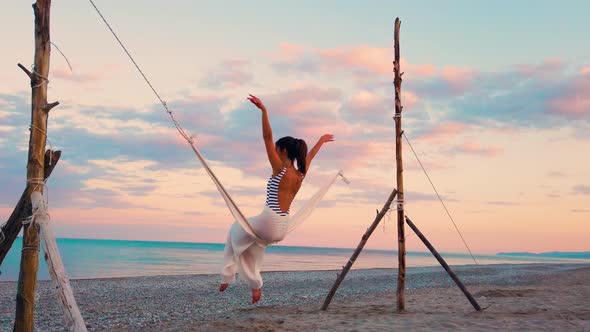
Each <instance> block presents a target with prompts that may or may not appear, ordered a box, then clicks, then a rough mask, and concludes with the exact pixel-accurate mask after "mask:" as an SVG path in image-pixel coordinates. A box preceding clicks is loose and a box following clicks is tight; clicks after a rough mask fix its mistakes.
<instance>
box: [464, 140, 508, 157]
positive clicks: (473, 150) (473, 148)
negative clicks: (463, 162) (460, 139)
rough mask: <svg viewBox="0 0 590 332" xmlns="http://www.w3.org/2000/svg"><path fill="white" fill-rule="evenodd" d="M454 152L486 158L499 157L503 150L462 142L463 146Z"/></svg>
mask: <svg viewBox="0 0 590 332" xmlns="http://www.w3.org/2000/svg"><path fill="white" fill-rule="evenodd" d="M455 151H456V152H461V153H467V154H477V155H483V156H488V157H495V156H497V155H499V154H500V153H501V152H502V151H503V150H502V148H500V147H492V146H488V147H486V146H482V145H480V144H478V143H473V142H464V143H463V144H461V145H459V146H457V147H456V149H455Z"/></svg>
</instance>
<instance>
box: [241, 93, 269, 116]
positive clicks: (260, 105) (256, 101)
mask: <svg viewBox="0 0 590 332" xmlns="http://www.w3.org/2000/svg"><path fill="white" fill-rule="evenodd" d="M246 99H248V100H249V101H250V102H251V103H252V104H254V105H256V107H258V108H259V109H260V110H261V111H263V112H266V107H264V104H263V103H262V100H260V99H258V97H256V96H254V95H250V97H248V98H246Z"/></svg>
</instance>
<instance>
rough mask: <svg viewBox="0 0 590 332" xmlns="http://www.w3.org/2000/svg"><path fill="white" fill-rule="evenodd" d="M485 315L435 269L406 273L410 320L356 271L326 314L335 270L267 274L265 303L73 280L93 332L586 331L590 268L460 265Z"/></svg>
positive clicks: (39, 314) (186, 279)
mask: <svg viewBox="0 0 590 332" xmlns="http://www.w3.org/2000/svg"><path fill="white" fill-rule="evenodd" d="M454 270H455V271H456V272H457V274H458V275H459V276H460V277H461V279H462V280H463V281H464V282H465V284H466V285H467V286H468V288H469V290H470V291H471V292H472V293H473V295H474V296H475V297H476V299H477V300H478V302H479V303H480V305H481V306H482V307H484V308H487V309H485V311H483V312H475V311H474V310H473V308H472V307H471V305H470V304H469V302H468V301H467V299H466V298H465V297H464V296H463V294H462V293H461V292H460V291H459V289H458V288H457V287H456V286H454V284H453V283H452V281H451V279H450V278H449V277H448V276H447V275H446V274H445V273H444V271H443V270H442V269H441V268H438V267H428V268H410V269H408V275H407V286H408V291H407V299H406V300H407V304H406V305H407V311H406V312H405V313H403V314H398V313H396V310H395V280H396V273H397V271H396V270H394V269H369V270H353V271H352V272H351V273H350V274H349V275H348V277H347V279H346V281H345V282H344V283H343V284H342V286H341V288H340V289H339V291H338V293H337V295H336V296H335V298H334V299H333V301H332V304H331V306H330V308H329V309H328V311H326V312H322V311H320V310H319V308H320V306H321V304H322V303H323V300H324V297H325V295H326V293H327V292H328V290H329V288H330V287H331V285H332V283H333V281H334V280H335V276H336V271H313V272H269V273H264V274H263V277H264V280H265V286H264V288H263V298H262V300H261V302H260V303H259V304H257V305H251V304H249V299H250V294H249V290H248V287H247V286H246V285H245V284H243V283H237V284H234V285H232V286H230V288H229V289H228V290H227V291H226V292H225V293H219V292H217V290H216V288H217V286H218V277H217V276H216V275H186V276H156V277H133V278H110V279H85V280H73V281H72V285H73V288H74V291H75V294H76V299H77V301H78V304H79V306H80V309H81V311H82V315H83V316H84V319H85V321H86V324H87V326H88V329H89V330H91V331H139V330H141V331H187V330H192V331H296V330H298V331H303V330H305V331H364V330H368V331H383V330H397V329H409V330H412V331H440V330H454V331H489V330H496V329H501V330H513V331H515V330H519V331H522V330H526V331H590V300H589V299H590V264H526V265H524V264H523V265H478V266H459V267H455V268H454ZM37 289H38V291H37V293H38V298H37V305H36V325H35V326H36V330H38V331H62V330H63V324H62V321H61V319H62V315H61V312H60V309H59V307H58V305H57V302H56V300H55V296H54V294H53V290H52V285H51V283H50V282H45V281H42V282H40V283H39V286H38V288H37ZM15 292H16V283H15V282H2V283H0V329H1V330H2V331H9V330H11V329H12V324H13V319H14V308H15Z"/></svg>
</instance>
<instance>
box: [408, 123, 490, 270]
mask: <svg viewBox="0 0 590 332" xmlns="http://www.w3.org/2000/svg"><path fill="white" fill-rule="evenodd" d="M402 135H404V137H405V139H406V142H408V146H409V147H410V149H411V150H412V152H413V153H414V156H415V157H416V160H418V163H419V164H420V167H421V168H422V171H423V172H424V174H425V175H426V178H428V182H430V185H431V186H432V189H434V192H435V193H436V196H437V197H438V200H439V201H440V203H441V204H442V206H443V208H444V209H445V211H446V212H447V215H448V216H449V218H450V219H451V222H452V223H453V226H455V229H456V230H457V233H459V237H461V240H462V241H463V244H464V245H465V248H467V251H469V255H470V256H471V258H473V261H474V262H475V264H476V265H479V264H478V263H477V260H475V257H474V256H473V253H471V249H470V248H469V246H468V245H467V242H466V241H465V238H463V234H461V231H460V230H459V227H457V224H456V223H455V220H453V217H452V216H451V213H450V212H449V209H447V206H446V205H445V202H443V200H442V198H441V197H440V195H439V194H438V191H437V190H436V187H435V186H434V183H432V180H431V179H430V176H428V172H426V169H425V168H424V165H422V162H421V161H420V158H418V154H417V153H416V151H415V150H414V148H413V147H412V144H411V143H410V140H409V139H408V136H406V133H404V132H403V131H402Z"/></svg>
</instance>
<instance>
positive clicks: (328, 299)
mask: <svg viewBox="0 0 590 332" xmlns="http://www.w3.org/2000/svg"><path fill="white" fill-rule="evenodd" d="M395 195H397V189H394V190H393V191H392V192H391V194H390V195H389V198H388V199H387V201H386V202H385V204H384V205H383V208H382V209H381V211H377V216H376V217H375V220H374V221H373V223H372V224H371V226H369V228H367V231H366V232H365V234H364V235H363V237H362V238H361V242H359V245H358V246H357V247H356V249H355V251H354V252H353V253H352V256H351V257H350V259H349V260H348V262H346V265H344V266H343V267H342V271H341V272H340V273H339V274H338V277H337V278H336V281H335V282H334V285H333V286H332V289H330V292H329V293H328V295H327V296H326V299H325V300H324V304H323V305H322V310H326V309H328V306H329V305H330V302H331V301H332V298H333V297H334V295H335V294H336V290H338V287H340V284H341V283H342V281H343V280H344V278H346V274H348V271H349V270H350V268H352V264H354V262H355V261H356V259H357V257H358V256H359V255H360V253H361V251H362V250H363V248H364V247H365V244H366V243H367V240H368V239H369V237H370V236H371V234H373V231H375V228H377V225H379V222H380V221H381V219H383V217H384V216H385V214H386V213H387V211H389V208H390V206H391V203H392V202H393V199H394V198H395Z"/></svg>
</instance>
